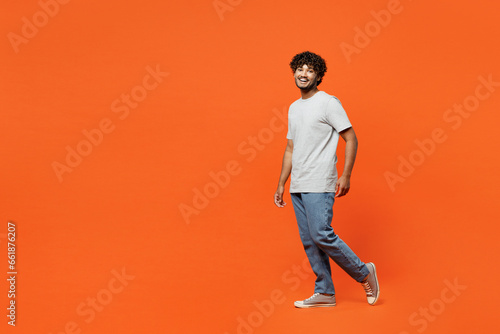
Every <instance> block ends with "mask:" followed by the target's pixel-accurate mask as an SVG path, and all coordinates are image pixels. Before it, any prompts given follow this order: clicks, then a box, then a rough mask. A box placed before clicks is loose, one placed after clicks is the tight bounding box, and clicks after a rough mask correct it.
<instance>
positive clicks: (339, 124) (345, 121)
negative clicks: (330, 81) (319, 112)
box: [325, 96, 352, 132]
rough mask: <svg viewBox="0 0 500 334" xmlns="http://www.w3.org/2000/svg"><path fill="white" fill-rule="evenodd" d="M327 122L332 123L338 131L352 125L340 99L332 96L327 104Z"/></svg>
mask: <svg viewBox="0 0 500 334" xmlns="http://www.w3.org/2000/svg"><path fill="white" fill-rule="evenodd" d="M325 112H326V114H325V122H326V123H327V124H329V125H331V126H332V127H333V128H334V129H335V130H336V131H337V132H342V131H344V130H346V129H349V128H350V127H352V125H351V122H350V121H349V118H348V117H347V114H346V112H345V110H344V107H342V104H341V103H340V101H339V99H337V98H336V97H334V96H332V98H331V99H330V100H329V101H328V104H327V106H326V111H325Z"/></svg>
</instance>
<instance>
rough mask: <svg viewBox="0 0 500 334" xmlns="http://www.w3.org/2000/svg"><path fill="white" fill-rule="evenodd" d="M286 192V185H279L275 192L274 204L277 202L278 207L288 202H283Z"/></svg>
mask: <svg viewBox="0 0 500 334" xmlns="http://www.w3.org/2000/svg"><path fill="white" fill-rule="evenodd" d="M284 192H285V187H282V186H278V189H277V190H276V192H275V193H274V204H276V206H277V207H278V208H282V207H284V206H285V205H286V203H285V202H283V193H284Z"/></svg>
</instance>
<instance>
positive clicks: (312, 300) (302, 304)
mask: <svg viewBox="0 0 500 334" xmlns="http://www.w3.org/2000/svg"><path fill="white" fill-rule="evenodd" d="M293 305H295V307H298V308H308V307H332V306H335V305H337V304H336V302H335V295H332V296H327V295H323V294H321V293H315V294H314V295H312V296H311V297H309V298H307V299H304V300H298V301H296V302H295V303H293Z"/></svg>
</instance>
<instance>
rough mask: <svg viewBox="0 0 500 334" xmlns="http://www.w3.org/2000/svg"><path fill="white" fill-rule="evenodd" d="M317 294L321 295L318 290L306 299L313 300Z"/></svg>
mask: <svg viewBox="0 0 500 334" xmlns="http://www.w3.org/2000/svg"><path fill="white" fill-rule="evenodd" d="M317 295H319V293H318V292H316V293H315V294H313V295H312V296H311V297H309V298H307V299H306V300H305V301H308V300H311V299H313V298H314V297H316V296H317Z"/></svg>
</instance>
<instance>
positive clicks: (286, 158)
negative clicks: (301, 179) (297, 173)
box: [274, 139, 293, 208]
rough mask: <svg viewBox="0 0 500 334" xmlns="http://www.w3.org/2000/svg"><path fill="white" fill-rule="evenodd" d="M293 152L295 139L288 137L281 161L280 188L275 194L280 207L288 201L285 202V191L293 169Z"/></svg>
mask: <svg viewBox="0 0 500 334" xmlns="http://www.w3.org/2000/svg"><path fill="white" fill-rule="evenodd" d="M292 153H293V140H291V139H288V143H287V145H286V149H285V153H284V154H283V162H282V163H281V174H280V179H279V182H278V189H277V190H276V193H275V194H274V204H276V206H278V207H280V208H282V207H284V206H285V205H286V203H285V202H283V193H284V192H285V183H286V181H287V180H288V177H289V176H290V172H291V171H292Z"/></svg>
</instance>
